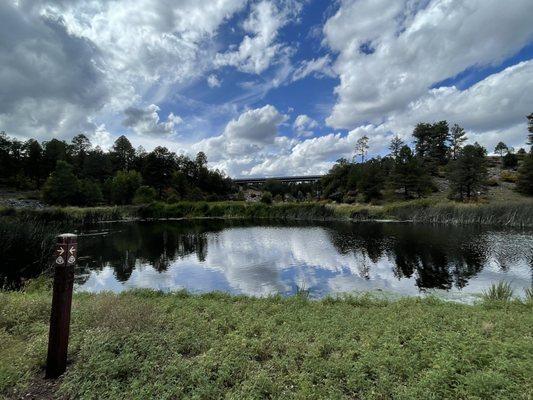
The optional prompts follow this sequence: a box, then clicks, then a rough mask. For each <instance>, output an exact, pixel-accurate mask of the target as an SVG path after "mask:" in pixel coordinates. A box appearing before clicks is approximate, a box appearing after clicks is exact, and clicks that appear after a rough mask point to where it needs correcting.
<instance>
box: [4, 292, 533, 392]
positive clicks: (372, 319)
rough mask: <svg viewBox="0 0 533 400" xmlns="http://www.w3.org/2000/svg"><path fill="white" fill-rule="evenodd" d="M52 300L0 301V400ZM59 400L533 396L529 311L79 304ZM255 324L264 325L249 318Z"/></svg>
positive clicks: (386, 305) (145, 301)
mask: <svg viewBox="0 0 533 400" xmlns="http://www.w3.org/2000/svg"><path fill="white" fill-rule="evenodd" d="M49 307H50V294H49V291H47V290H45V291H42V290H39V289H38V286H37V287H36V288H34V289H31V290H27V291H25V292H0V339H1V340H0V395H5V396H7V397H9V398H12V397H15V398H18V397H21V396H22V394H23V393H26V392H27V387H28V385H30V382H33V383H35V382H39V380H38V379H37V377H38V376H39V375H40V374H41V373H42V372H41V371H42V366H43V364H44V360H45V357H46V344H47V335H48V320H49V310H50V308H49ZM72 312H73V315H72V328H71V340H70V348H69V350H70V354H71V355H72V360H73V362H72V364H70V365H69V370H68V373H67V374H66V375H65V377H64V378H63V380H62V382H61V383H60V386H59V393H56V394H55V395H56V396H57V397H60V398H83V399H102V398H105V399H124V398H128V399H146V398H158V399H170V398H180V399H189V398H191V399H192V398H204V399H215V398H274V399H277V398H279V399H286V398H300V399H304V398H305V399H307V398H313V399H321V398H323V399H331V398H336V399H350V398H351V399H353V398H364V399H389V398H397V399H427V398H483V399H488V398H501V399H503V398H508V399H518V398H524V399H525V398H529V397H531V395H533V385H532V382H531V379H530V375H531V363H530V357H529V354H530V350H531V336H530V333H531V332H530V331H531V330H530V327H531V325H532V324H533V313H532V312H531V306H530V305H526V304H523V303H520V302H510V303H507V304H506V305H505V306H498V305H491V306H487V305H483V304H478V305H474V306H469V305H461V304H454V303H449V302H441V301H438V300H435V299H431V298H430V299H411V298H408V299H402V300H399V301H395V302H387V301H382V300H373V299H372V298H369V297H368V296H367V297H364V296H352V297H345V298H328V299H324V300H321V301H308V300H306V299H305V296H295V297H293V298H286V299H284V298H280V297H273V298H266V299H254V298H247V297H232V296H229V295H225V294H217V293H210V294H205V295H200V296H193V295H189V294H187V293H185V292H177V293H173V294H162V293H157V292H151V291H145V290H139V291H132V292H126V293H123V294H120V295H116V294H111V293H104V294H98V295H94V294H75V295H74V306H73V311H72ZM258 316H260V318H258Z"/></svg>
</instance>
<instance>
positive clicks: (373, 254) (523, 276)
mask: <svg viewBox="0 0 533 400" xmlns="http://www.w3.org/2000/svg"><path fill="white" fill-rule="evenodd" d="M105 232H107V234H102V235H100V234H98V233H105ZM86 233H97V235H94V236H81V237H80V249H79V255H80V259H79V266H78V271H77V278H76V281H77V290H82V291H91V292H99V291H108V290H111V291H115V292H119V291H122V290H126V289H130V288H152V289H158V290H163V291H173V290H178V289H187V290H189V291H191V292H195V293H200V292H209V291H214V290H217V291H224V292H228V293H232V294H246V295H252V296H267V295H272V294H281V295H292V294H295V293H296V292H297V291H298V290H307V291H309V293H310V295H311V296H312V297H322V296H325V295H328V294H336V293H344V292H361V291H373V292H375V291H378V292H382V293H389V294H397V295H424V294H427V293H437V294H439V295H440V296H445V297H451V298H456V299H461V300H466V301H468V300H471V299H472V295H473V294H478V293H481V292H482V291H483V290H485V289H486V288H488V287H489V286H490V285H491V284H492V283H493V282H498V281H500V280H504V281H507V282H510V283H511V285H512V286H513V287H514V288H515V289H516V291H517V293H518V292H520V293H521V292H522V290H523V288H525V287H529V286H531V284H532V271H533V231H532V230H516V229H494V228H479V227H456V226H444V225H421V224H403V223H357V224H355V223H331V222H328V223H327V224H326V223H324V224H317V223H312V224H310V223H290V224H271V223H270V224H261V223H259V224H258V223H257V222H255V223H252V222H244V221H238V222H236V221H222V220H201V221H172V222H151V223H146V222H145V223H117V224H110V225H104V226H102V227H100V228H99V230H98V231H97V232H86Z"/></svg>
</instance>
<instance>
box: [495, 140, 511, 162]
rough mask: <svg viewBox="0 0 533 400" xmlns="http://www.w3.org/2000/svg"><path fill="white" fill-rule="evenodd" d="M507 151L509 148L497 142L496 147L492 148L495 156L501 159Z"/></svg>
mask: <svg viewBox="0 0 533 400" xmlns="http://www.w3.org/2000/svg"><path fill="white" fill-rule="evenodd" d="M508 151H509V148H508V147H507V145H506V144H505V143H503V142H498V144H497V145H496V147H495V148H494V152H495V153H496V154H499V155H500V157H502V158H503V155H504V154H506V153H507V152H508Z"/></svg>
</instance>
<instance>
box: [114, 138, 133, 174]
mask: <svg viewBox="0 0 533 400" xmlns="http://www.w3.org/2000/svg"><path fill="white" fill-rule="evenodd" d="M111 159H112V161H113V167H114V169H115V171H119V170H123V171H126V170H129V169H132V168H134V162H135V149H134V148H133V146H132V145H131V143H130V141H129V140H128V138H127V137H126V136H124V135H122V136H120V137H119V138H118V139H117V140H115V143H114V144H113V148H112V149H111Z"/></svg>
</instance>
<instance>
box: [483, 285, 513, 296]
mask: <svg viewBox="0 0 533 400" xmlns="http://www.w3.org/2000/svg"><path fill="white" fill-rule="evenodd" d="M512 297H513V289H512V288H511V284H510V283H509V282H498V283H494V284H492V285H491V287H490V288H489V290H487V291H485V292H483V299H484V300H485V301H510V300H511V299H512Z"/></svg>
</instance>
